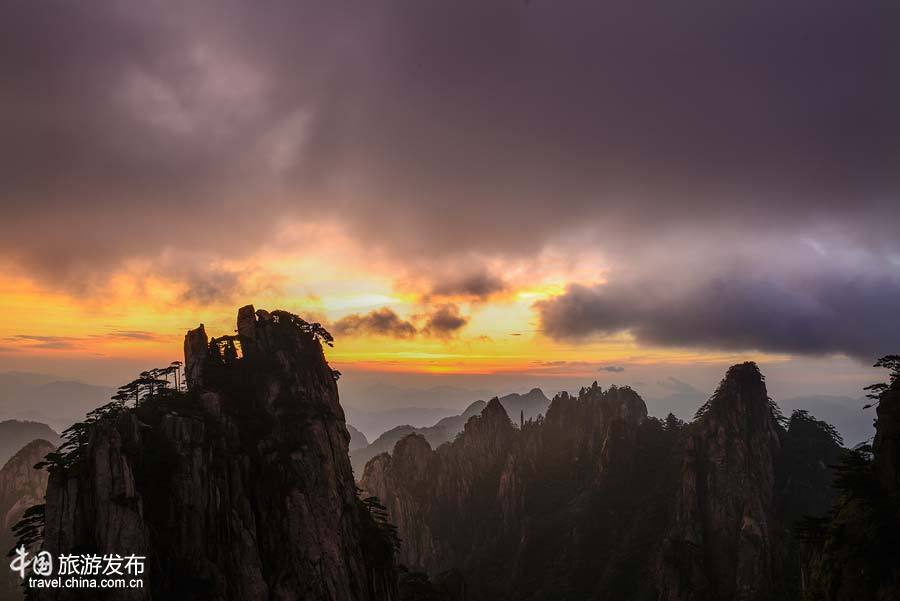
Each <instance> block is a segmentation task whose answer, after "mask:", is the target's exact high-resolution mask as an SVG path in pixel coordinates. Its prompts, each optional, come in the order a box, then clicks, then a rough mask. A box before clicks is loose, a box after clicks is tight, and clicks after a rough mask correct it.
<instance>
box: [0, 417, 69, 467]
mask: <svg viewBox="0 0 900 601" xmlns="http://www.w3.org/2000/svg"><path fill="white" fill-rule="evenodd" d="M39 438H40V439H44V440H46V441H48V442H49V443H50V444H52V445H54V446H58V445H59V443H60V438H59V434H57V433H56V432H54V431H53V429H52V428H51V427H50V426H48V425H47V424H41V423H38V422H23V421H19V420H14V419H10V420H6V421H2V422H0V465H3V464H4V463H6V461H7V460H8V459H9V458H10V457H12V456H13V455H14V454H15V453H17V452H18V451H19V449H21V448H22V447H24V446H25V445H26V444H28V443H29V442H31V441H32V440H36V439H39Z"/></svg>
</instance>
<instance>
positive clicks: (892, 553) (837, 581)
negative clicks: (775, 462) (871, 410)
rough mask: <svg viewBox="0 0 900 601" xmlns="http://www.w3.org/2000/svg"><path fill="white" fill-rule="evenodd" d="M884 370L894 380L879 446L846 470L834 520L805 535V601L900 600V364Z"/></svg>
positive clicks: (886, 395) (886, 396)
mask: <svg viewBox="0 0 900 601" xmlns="http://www.w3.org/2000/svg"><path fill="white" fill-rule="evenodd" d="M879 365H883V366H885V367H889V368H892V373H891V381H890V384H885V385H881V386H880V387H878V390H879V394H878V395H877V405H878V406H877V415H878V419H877V421H876V424H875V438H874V443H873V445H872V447H870V448H864V449H862V450H855V451H853V452H852V453H850V454H849V455H848V457H847V458H846V460H845V461H844V462H843V463H842V464H841V465H840V466H839V467H838V470H837V472H838V476H837V477H836V479H835V483H836V487H837V489H838V492H839V497H838V499H837V502H836V503H835V505H834V508H833V510H832V513H831V514H830V516H829V517H828V518H827V519H822V520H818V521H814V522H813V523H811V524H810V523H807V524H806V525H805V528H804V531H803V535H804V545H803V547H804V548H803V593H804V599H805V600H809V601H856V600H859V599H867V600H868V599H871V600H872V601H889V600H894V599H900V548H898V545H897V541H898V540H900V490H898V484H900V461H898V459H900V457H898V452H900V357H897V356H889V357H885V358H884V359H882V360H881V361H879Z"/></svg>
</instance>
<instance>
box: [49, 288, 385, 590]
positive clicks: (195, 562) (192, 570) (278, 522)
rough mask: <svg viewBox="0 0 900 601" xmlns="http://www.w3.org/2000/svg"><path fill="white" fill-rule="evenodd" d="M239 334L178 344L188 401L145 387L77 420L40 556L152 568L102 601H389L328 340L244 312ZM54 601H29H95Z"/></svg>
mask: <svg viewBox="0 0 900 601" xmlns="http://www.w3.org/2000/svg"><path fill="white" fill-rule="evenodd" d="M237 331H238V333H237V334H236V335H234V334H227V335H224V336H220V337H213V338H209V337H208V335H207V332H206V329H205V327H204V326H203V325H201V326H200V327H198V328H196V329H193V330H190V331H189V332H188V333H187V334H186V335H185V342H184V349H185V361H184V364H185V371H186V381H187V384H188V390H187V391H183V390H176V389H173V388H169V387H163V388H157V389H156V390H155V392H154V390H153V389H152V388H151V389H149V391H148V389H147V388H146V387H145V388H144V389H143V392H141V390H140V389H139V390H138V393H137V394H136V396H138V397H139V400H138V401H137V402H135V401H134V400H133V398H132V400H131V401H130V404H127V405H126V404H125V402H119V403H111V404H110V405H107V406H106V407H104V408H102V410H98V412H95V417H94V418H93V419H92V420H91V421H89V422H87V423H83V424H80V425H79V431H83V432H84V436H83V437H82V439H80V440H79V442H78V444H77V448H76V449H75V453H74V454H72V455H71V456H70V458H71V459H67V460H66V461H65V462H62V463H57V464H54V465H53V466H52V467H51V471H50V482H49V484H48V487H47V500H46V510H45V515H46V527H45V531H44V541H43V542H44V548H45V549H47V550H48V551H50V552H51V553H52V554H54V555H59V554H65V553H71V552H72V550H73V549H78V548H90V549H94V550H96V551H97V552H101V553H119V554H123V555H124V554H129V553H136V554H140V555H146V556H147V557H152V558H153V561H152V562H151V564H150V565H149V566H148V574H147V588H145V589H141V590H140V591H139V592H137V593H136V592H135V591H134V590H125V591H122V594H121V595H119V594H118V592H113V593H111V596H108V597H104V598H107V599H120V598H121V599H125V598H128V599H149V598H160V599H189V598H190V599H201V598H202V599H211V600H212V599H215V600H216V601H232V600H238V599H240V600H245V599H246V600H253V599H258V600H260V601H262V600H264V599H299V598H308V599H322V600H333V601H337V600H342V601H343V600H345V599H347V600H353V601H373V600H375V599H378V600H379V601H380V600H383V599H384V600H392V599H395V598H396V595H397V572H396V570H395V566H394V560H393V544H392V542H391V540H390V538H389V537H388V536H385V535H384V534H385V533H384V531H383V528H382V527H381V526H380V525H379V523H378V521H377V520H376V519H375V517H374V516H373V514H372V513H371V511H370V509H369V506H368V505H367V504H366V503H365V502H364V501H362V500H360V499H359V498H358V497H357V494H356V487H355V482H354V479H353V474H352V471H351V467H350V461H349V456H348V454H347V449H348V442H349V440H350V435H349V433H348V432H347V429H346V427H345V424H344V414H343V411H342V409H341V407H340V404H339V401H338V392H337V385H336V379H337V376H338V374H337V373H336V372H334V371H333V370H331V368H330V367H329V366H328V363H327V361H326V360H325V356H324V352H323V344H324V345H327V344H330V343H331V336H330V334H328V332H327V331H325V330H324V329H323V328H322V327H321V326H320V325H319V324H315V323H308V322H306V321H304V320H302V319H301V318H300V317H298V316H296V315H293V314H291V313H288V312H286V311H272V312H268V311H263V310H259V311H256V310H254V308H253V307H252V306H250V305H248V306H246V307H243V308H241V309H240V311H239V313H238V319H237ZM192 591H193V593H192ZM63 593H64V594H63ZM63 593H61V592H60V591H54V590H45V591H41V592H40V594H39V595H38V599H39V600H42V599H59V600H62V599H63V598H65V599H82V598H85V599H87V598H94V597H91V596H90V593H92V591H87V592H86V593H85V595H84V596H79V595H78V594H69V592H65V591H64V592H63ZM76 593H77V592H76ZM117 595H118V596H117Z"/></svg>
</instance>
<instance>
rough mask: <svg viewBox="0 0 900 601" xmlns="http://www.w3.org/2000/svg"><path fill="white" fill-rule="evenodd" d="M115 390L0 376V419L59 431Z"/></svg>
mask: <svg viewBox="0 0 900 601" xmlns="http://www.w3.org/2000/svg"><path fill="white" fill-rule="evenodd" d="M114 393H115V389H113V388H109V387H106V386H97V385H94V384H86V383H84V382H78V381H75V380H66V379H61V378H59V377H57V376H52V375H48V374H33V373H25V372H4V373H0V418H6V419H24V420H33V421H38V422H44V423H47V424H49V425H50V426H52V427H53V428H54V429H56V430H59V431H62V430H64V429H65V428H67V427H69V426H70V425H71V424H73V423H75V422H76V421H78V420H80V419H81V418H83V417H84V415H85V414H86V413H87V412H88V411H90V410H91V409H93V408H94V407H96V406H98V405H101V404H103V403H105V402H106V401H107V400H108V399H109V397H110V396H112V395H113V394H114Z"/></svg>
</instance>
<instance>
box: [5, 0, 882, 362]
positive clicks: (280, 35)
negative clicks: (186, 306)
mask: <svg viewBox="0 0 900 601" xmlns="http://www.w3.org/2000/svg"><path fill="white" fill-rule="evenodd" d="M898 22H900V5H898V4H897V3H896V2H893V1H889V0H873V1H872V2H866V3H847V2H822V1H820V0H800V1H798V2H792V3H789V4H785V3H784V2H776V1H774V0H761V1H759V2H754V3H752V4H747V5H741V6H734V5H730V4H729V5H726V4H722V3H718V2H712V1H707V0H701V1H700V2H694V3H692V4H691V5H690V6H684V5H680V4H679V5H675V4H673V3H671V2H663V1H661V0H660V1H655V2H648V3H640V4H639V5H635V4H634V3H633V2H626V1H624V0H622V1H618V0H614V1H612V2H603V3H591V2H574V3H553V2H522V1H521V0H515V1H513V0H508V1H506V0H503V1H500V2H489V3H485V2H475V1H471V2H470V1H461V2H452V3H445V4H434V3H421V2H413V1H401V2H398V3H390V4H384V3H363V4H360V3H354V4H347V5H345V4H342V3H324V4H323V3H305V2H291V3H288V2H274V3H271V4H269V5H267V6H266V8H265V9H264V10H263V9H261V8H260V7H258V6H256V5H252V4H248V3H244V2H237V1H234V2H232V1H222V2H216V3H214V4H208V3H200V4H192V5H190V6H185V7H179V9H178V10H177V11H173V10H172V9H171V7H170V6H169V5H167V4H165V3H159V2H142V3H120V2H113V1H110V2H102V1H98V2H91V3H77V4H76V3H66V2H59V3H39V4H34V3H15V4H14V5H12V6H10V7H7V8H6V9H5V10H4V18H3V19H0V36H2V39H3V40H4V52H3V53H0V69H2V72H3V73H4V74H5V77H4V78H3V81H2V83H0V95H2V98H3V106H4V110H3V115H2V116H0V120H2V123H3V132H4V134H3V136H2V137H0V165H2V167H0V169H2V170H3V182H4V184H3V185H4V191H3V194H2V198H0V203H2V205H0V208H2V210H3V214H4V219H3V220H2V221H0V262H2V263H3V264H4V265H12V266H13V267H14V268H15V269H16V270H17V271H19V272H21V273H26V274H28V276H29V277H33V278H35V279H37V280H39V281H40V282H41V283H42V284H43V285H51V286H55V287H61V288H63V289H67V290H70V291H79V290H85V289H90V288H91V287H92V286H93V285H94V284H96V283H97V282H99V281H102V280H103V279H104V278H107V277H108V276H109V275H110V274H114V273H116V272H117V270H119V269H121V268H122V266H123V265H125V264H127V263H128V262H129V261H133V260H146V261H148V262H150V263H153V262H157V263H159V264H163V263H164V264H167V265H171V264H173V263H177V264H178V265H179V269H178V270H176V271H175V272H173V273H172V274H171V277H172V278H173V279H177V280H179V282H181V283H182V284H183V289H184V290H185V291H184V293H183V294H184V296H183V299H182V300H185V301H190V302H197V303H205V302H210V301H211V300H214V299H221V297H223V296H228V295H232V296H241V295H247V294H249V293H252V292H254V291H255V290H257V288H256V287H254V286H249V287H248V284H247V282H246V276H245V275H244V274H243V273H242V272H241V271H239V270H238V271H233V270H228V269H223V268H222V267H221V265H222V264H223V261H226V260H229V259H238V260H240V259H245V258H248V257H249V258H252V257H253V256H254V254H255V253H258V252H260V249H262V248H264V247H267V246H271V245H275V244H277V241H278V240H279V239H280V237H279V236H280V234H281V233H282V232H283V231H284V230H285V229H290V228H291V227H292V226H296V225H298V224H301V225H304V226H309V227H311V228H313V231H315V229H314V228H315V226H316V225H318V224H320V223H321V224H326V223H327V224H330V225H336V226H337V227H338V228H339V229H341V230H342V231H344V232H346V233H347V235H348V237H349V238H351V239H352V240H354V241H356V242H358V244H359V245H360V246H361V247H362V248H365V249H372V250H371V252H378V253H383V255H384V256H386V257H388V258H389V260H390V261H394V262H395V264H396V265H397V266H398V267H397V273H407V272H409V271H415V272H417V273H416V274H414V275H415V276H417V281H420V282H423V283H422V284H421V287H422V289H421V291H420V292H421V298H424V299H428V300H430V301H432V302H434V303H435V305H434V306H432V307H431V308H430V309H429V313H428V315H427V316H426V317H425V318H423V320H422V322H421V323H419V324H413V323H412V322H410V321H408V320H404V319H401V318H399V317H397V316H396V315H393V314H391V313H390V311H389V310H381V311H377V312H372V313H369V314H363V315H357V316H352V317H348V318H345V319H344V320H341V322H339V326H338V327H339V328H340V329H344V330H345V331H348V332H351V331H352V332H369V333H377V334H383V335H389V336H399V337H406V336H412V335H414V334H415V333H417V332H422V333H426V334H429V335H432V336H439V337H442V336H449V335H451V334H453V333H454V332H457V331H459V330H460V329H461V328H463V327H464V326H465V324H466V323H467V317H465V316H462V315H460V314H459V312H458V310H457V309H456V306H455V305H454V304H452V303H455V302H462V300H460V299H467V300H471V301H475V300H478V301H483V300H485V299H488V298H492V297H495V296H498V295H500V294H501V293H504V292H506V291H507V290H508V288H509V286H510V283H509V281H508V280H507V278H506V275H507V274H506V273H505V272H504V271H503V270H502V265H503V262H504V261H520V262H521V261H524V262H526V263H527V262H528V261H529V260H533V259H534V258H535V257H536V256H538V254H539V253H540V252H542V251H543V250H545V249H547V248H555V249H557V250H561V252H563V253H564V254H565V253H568V254H570V255H573V256H575V255H579V254H586V253H591V254H592V256H593V253H596V254H597V255H598V256H602V257H604V258H605V263H604V264H602V265H599V264H598V270H597V271H598V279H599V274H600V273H601V268H603V269H604V270H605V269H606V268H610V267H611V268H612V275H611V276H610V279H609V281H608V283H607V284H605V285H602V286H599V285H594V283H593V282H588V283H584V284H573V285H571V286H570V288H569V289H568V292H567V293H566V294H565V295H563V296H562V297H560V298H557V299H555V300H552V301H548V302H545V303H543V304H540V305H538V311H539V316H540V318H541V322H542V324H543V328H544V329H545V331H546V332H547V333H548V334H549V335H551V336H553V337H556V338H564V339H579V338H583V337H587V336H594V335H598V334H603V333H613V332H621V331H629V332H632V333H633V334H634V335H635V336H636V337H637V339H638V340H639V341H642V342H646V343H649V344H664V345H671V344H679V345H691V346H701V347H707V346H708V347H715V348H741V349H744V348H759V349H764V350H775V351H785V352H798V353H811V354H818V353H831V352H844V353H849V354H852V355H854V356H859V357H863V356H869V355H870V354H871V353H873V352H880V349H882V348H884V347H886V346H888V344H889V343H891V341H892V340H897V339H898V337H897V334H898V332H897V327H896V321H893V320H892V319H891V318H892V316H891V315H890V307H891V306H895V305H896V301H897V300H898V284H897V270H898V265H900V263H898V261H897V257H900V242H898V241H897V237H896V231H895V230H896V224H897V222H898V218H900V215H898V208H897V207H898V195H900V111H898V110H897V106H900V36H897V35H896V31H895V29H896V23H898ZM310 239H311V242H310V243H311V244H316V245H324V244H328V243H329V241H328V239H326V238H324V237H323V238H322V239H319V238H316V237H315V236H314V235H313V236H311V237H310ZM801 239H804V240H809V241H811V244H820V243H822V241H825V243H827V244H830V245H832V247H833V246H834V245H839V246H840V247H841V248H840V249H839V251H840V252H842V253H845V254H846V253H861V254H862V255H865V256H867V257H869V256H873V257H876V258H877V260H875V261H871V262H870V264H869V265H867V266H865V269H864V272H863V273H858V272H856V271H854V270H856V269H858V265H856V264H854V266H853V267H852V268H848V267H847V266H846V265H845V264H828V260H827V259H823V261H822V262H820V263H816V264H815V265H814V269H812V271H809V272H807V271H804V270H805V269H807V268H808V267H809V265H810V264H809V263H807V262H805V259H803V260H801V259H798V256H797V255H796V254H795V253H785V254H780V255H779V254H776V253H773V252H771V250H770V249H771V248H773V247H779V248H781V247H782V245H783V242H784V241H785V240H789V241H792V242H796V241H797V240H801ZM648 247H657V250H658V252H660V253H664V254H666V255H667V257H668V259H669V261H670V263H671V264H670V265H668V266H667V269H668V270H669V271H672V270H674V271H676V272H678V273H683V274H685V276H684V277H683V279H682V281H680V282H677V283H676V284H672V283H671V282H667V283H666V285H665V287H663V285H662V284H660V283H659V282H658V279H657V276H656V275H655V274H654V271H653V270H654V269H657V268H659V264H658V262H656V261H655V259H654V258H653V257H652V256H651V255H652V254H653V253H651V252H649V251H648V250H647V248H648ZM726 247H727V248H729V249H731V250H730V252H728V253H721V252H720V250H721V249H722V248H726ZM281 250H283V251H285V252H295V253H299V252H302V249H301V248H299V247H293V246H292V247H290V248H287V249H281ZM830 252H834V251H833V250H832V251H830ZM735 255H740V261H741V262H740V265H745V264H746V263H749V264H751V265H752V269H751V270H749V271H741V270H740V269H738V270H735V269H734V268H733V267H734V256H735ZM857 263H858V262H857ZM487 264H490V265H492V266H494V267H492V268H491V269H487V268H486V267H485V266H484V265H487ZM444 265H454V266H455V265H465V267H464V268H463V267H460V268H455V271H456V273H455V274H449V275H448V274H446V273H445V272H444V271H442V270H441V269H440V267H441V266H444ZM498 265H499V266H501V267H500V268H496V266H498ZM211 266H212V267H211ZM604 273H605V271H604ZM798 273H801V274H803V273H805V274H806V275H805V276H804V277H800V278H798V277H796V275H797V274H798ZM594 281H596V280H594ZM445 301H448V302H451V304H447V305H444V304H442V303H444V302H445ZM892 303H893V305H892Z"/></svg>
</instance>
